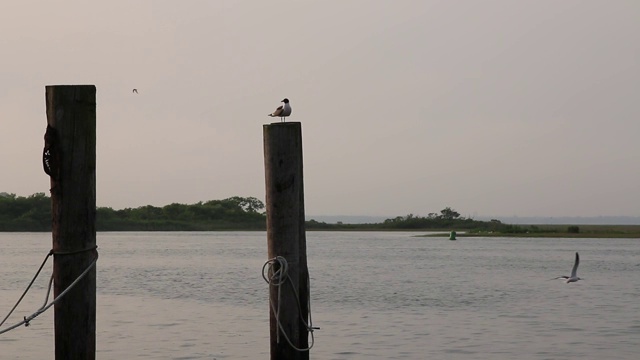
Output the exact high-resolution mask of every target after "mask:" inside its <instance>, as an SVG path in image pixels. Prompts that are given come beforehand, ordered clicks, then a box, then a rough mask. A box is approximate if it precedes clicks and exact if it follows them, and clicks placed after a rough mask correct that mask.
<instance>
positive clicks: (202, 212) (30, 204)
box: [0, 193, 266, 231]
mask: <svg viewBox="0 0 640 360" xmlns="http://www.w3.org/2000/svg"><path fill="white" fill-rule="evenodd" d="M263 209H264V204H263V203H262V201H260V200H258V199H256V198H254V197H239V196H234V197H230V198H228V199H224V200H211V201H206V202H198V203H195V204H189V205H187V204H175V203H174V204H170V205H166V206H162V207H157V206H152V205H146V206H141V207H137V208H126V209H121V210H114V209H112V208H110V207H98V208H96V229H97V230H98V231H177V230H180V231H208V230H263V229H265V228H266V217H265V215H264V213H263V212H262V210H263ZM0 231H51V199H50V197H49V196H46V195H45V194H44V193H36V194H33V195H31V196H27V197H22V196H16V195H15V194H7V193H0Z"/></svg>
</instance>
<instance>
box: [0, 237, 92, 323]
mask: <svg viewBox="0 0 640 360" xmlns="http://www.w3.org/2000/svg"><path fill="white" fill-rule="evenodd" d="M97 248H98V247H97V246H95V247H92V248H89V249H83V250H79V251H71V252H54V251H53V250H51V251H49V253H48V254H47V256H46V257H45V258H44V260H43V261H42V265H40V268H39V269H38V271H36V274H35V276H34V277H33V279H31V282H30V283H29V285H27V288H26V289H25V290H24V292H23V293H22V296H20V298H19V299H18V301H17V302H16V304H15V305H14V306H13V308H12V309H11V310H10V311H9V313H8V314H7V316H5V317H4V319H2V321H1V322H0V326H2V325H3V324H4V323H5V322H6V321H7V319H8V318H9V316H11V314H12V313H13V312H14V310H15V309H16V308H17V307H18V305H19V304H20V302H22V299H24V297H25V295H26V294H27V292H29V289H30V288H31V285H33V283H34V282H35V281H36V279H37V278H38V275H40V272H41V271H42V268H43V267H44V265H45V264H46V262H47V260H48V259H49V257H50V256H51V255H71V254H76V253H80V252H85V251H90V250H95V249H97ZM97 261H98V252H97V251H96V257H95V258H94V259H93V260H92V261H91V263H90V264H89V265H88V266H87V268H86V269H85V270H84V271H83V272H82V273H81V274H80V275H78V277H77V278H76V279H75V280H73V282H72V283H71V284H69V286H67V288H66V289H64V290H63V291H62V292H61V293H60V294H58V296H56V298H55V299H53V300H52V301H51V302H50V303H49V295H50V294H51V286H52V285H53V274H52V275H51V278H50V279H49V286H48V287H47V292H46V296H45V299H44V304H43V305H42V306H41V307H40V308H39V309H38V310H36V311H35V312H34V313H33V314H31V315H29V316H24V317H23V320H22V321H20V322H18V323H17V324H14V325H11V326H9V327H7V328H5V329H2V330H0V335H2V334H4V333H6V332H8V331H10V330H13V329H15V328H17V327H19V326H21V325H24V326H29V322H30V321H31V320H33V319H35V318H36V317H38V316H39V315H40V314H42V313H43V312H45V311H47V310H48V309H49V308H50V307H52V306H53V305H55V304H56V303H57V302H58V301H59V300H60V299H62V297H64V296H65V295H66V294H67V293H68V292H69V291H70V290H71V289H72V288H73V287H74V286H75V285H76V284H77V283H78V282H79V281H80V280H82V278H84V277H85V275H87V273H88V272H89V270H91V268H93V267H94V266H95V264H96V262H97Z"/></svg>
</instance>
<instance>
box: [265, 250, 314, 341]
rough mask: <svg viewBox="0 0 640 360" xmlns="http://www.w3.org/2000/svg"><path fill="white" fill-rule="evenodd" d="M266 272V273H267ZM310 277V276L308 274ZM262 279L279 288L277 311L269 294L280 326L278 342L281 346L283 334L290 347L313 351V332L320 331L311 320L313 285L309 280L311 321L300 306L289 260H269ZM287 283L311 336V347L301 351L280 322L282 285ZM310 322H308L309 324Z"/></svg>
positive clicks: (272, 308)
mask: <svg viewBox="0 0 640 360" xmlns="http://www.w3.org/2000/svg"><path fill="white" fill-rule="evenodd" d="M265 270H266V271H265ZM307 276H308V274H307ZM262 278H263V279H264V281H266V282H267V283H268V284H269V286H275V287H277V288H278V308H277V309H276V307H275V306H274V303H273V302H274V300H273V299H272V298H271V292H269V306H270V307H271V311H272V312H273V314H274V316H275V318H276V323H277V324H278V330H279V331H278V332H277V333H276V342H277V343H278V344H279V343H280V333H282V335H283V336H284V338H285V340H287V343H289V345H290V346H291V347H292V348H293V349H294V350H296V351H300V352H303V351H309V350H311V348H312V347H313V344H314V343H315V338H314V336H313V331H314V330H319V329H320V328H319V327H314V326H313V325H312V323H313V321H312V320H311V284H310V279H309V278H307V280H308V283H309V293H308V294H307V308H308V309H309V319H305V318H304V315H303V314H302V305H301V304H300V296H299V295H298V290H297V288H296V286H295V285H294V283H293V280H291V277H290V276H289V264H288V263H287V259H285V258H284V257H282V256H276V257H274V258H272V259H269V260H267V261H266V262H265V263H264V265H262ZM286 282H289V283H290V284H291V289H293V293H294V295H295V297H296V304H297V305H298V313H299V314H300V321H301V322H302V323H303V324H304V326H305V328H306V329H307V331H308V332H309V333H310V334H311V344H310V345H309V347H307V348H304V349H301V348H299V347H297V346H295V345H294V344H293V343H292V342H291V340H290V339H289V336H287V333H286V332H285V330H284V326H283V325H282V323H281V322H280V298H281V293H282V285H284V284H285V283H286ZM307 320H308V322H307Z"/></svg>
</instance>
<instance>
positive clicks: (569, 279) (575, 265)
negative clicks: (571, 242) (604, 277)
mask: <svg viewBox="0 0 640 360" xmlns="http://www.w3.org/2000/svg"><path fill="white" fill-rule="evenodd" d="M578 265H580V255H578V253H577V252H576V261H575V262H574V263H573V269H571V275H570V276H566V275H563V276H558V277H557V278H553V279H552V280H555V279H566V280H567V284H568V283H572V282H576V281H578V280H582V279H581V278H579V277H578V276H577V275H576V273H577V272H578Z"/></svg>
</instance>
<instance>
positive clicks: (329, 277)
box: [0, 232, 640, 359]
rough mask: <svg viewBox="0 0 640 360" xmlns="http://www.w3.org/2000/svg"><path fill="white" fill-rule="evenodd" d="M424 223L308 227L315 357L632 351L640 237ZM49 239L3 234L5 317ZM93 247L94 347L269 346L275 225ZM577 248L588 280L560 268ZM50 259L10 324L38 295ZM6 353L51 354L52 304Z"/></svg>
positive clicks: (129, 350)
mask: <svg viewBox="0 0 640 360" xmlns="http://www.w3.org/2000/svg"><path fill="white" fill-rule="evenodd" d="M413 235H415V234H413V233H396V232H394V233H381V232H309V233H307V242H308V256H309V271H310V273H311V290H312V294H311V298H312V310H313V319H314V324H317V325H318V326H320V327H321V330H319V331H317V332H316V346H315V347H314V348H313V349H312V350H311V353H312V357H313V358H318V359H361V358H376V359H424V358H429V359H513V358H518V359H545V358H548V359H560V358H565V359H566V358H584V359H635V358H637V354H638V353H639V352H640V301H638V298H639V295H640V241H639V240H637V239H508V238H473V239H469V238H463V237H462V238H459V239H458V241H448V240H447V238H444V237H443V238H419V237H413ZM50 245H51V236H50V234H13V233H1V234H0V246H2V253H1V254H0V263H1V264H2V265H3V267H2V269H3V270H2V271H3V276H2V281H1V282H0V289H1V291H0V316H2V317H4V314H6V312H7V311H9V309H10V308H11V306H13V303H14V302H15V300H17V298H18V297H19V296H20V293H21V291H22V290H23V289H24V287H25V286H26V285H27V283H28V282H29V280H30V279H31V277H32V276H33V274H34V272H35V270H36V269H37V267H38V266H39V265H40V263H41V261H42V259H43V258H44V256H45V255H46V253H47V252H48V250H49V248H50ZM98 245H99V247H100V249H99V250H100V260H99V262H98V320H97V342H98V343H97V355H98V356H97V357H98V358H99V359H112V358H126V359H132V358H139V357H148V358H152V359H265V358H267V357H268V353H269V325H268V318H269V314H268V304H267V293H268V292H267V286H266V284H265V283H264V280H263V279H262V277H261V275H260V271H261V268H262V265H263V263H264V261H265V260H266V246H267V243H266V235H265V233H264V232H225V233H99V234H98ZM576 251H579V252H580V257H581V264H580V269H579V275H580V276H581V277H584V278H585V279H586V280H584V281H581V282H579V283H575V284H565V283H564V282H562V281H560V280H555V281H552V280H549V279H551V278H553V277H556V276H558V275H563V274H566V273H568V272H569V271H570V270H571V266H572V264H573V254H574V253H575V252H576ZM49 265H50V264H49ZM50 268H51V267H50V266H48V267H47V269H48V273H47V274H43V275H42V276H41V278H40V279H39V280H38V282H36V284H35V285H34V289H33V290H32V291H31V292H30V294H29V296H28V297H27V299H26V300H25V302H24V304H23V305H22V306H21V307H20V308H19V309H18V311H17V312H16V314H15V316H14V317H13V318H12V319H10V320H9V321H8V323H14V322H17V321H19V319H21V318H22V316H24V315H29V314H30V313H31V312H32V311H33V310H34V309H36V308H37V307H39V306H41V305H42V301H43V299H44V289H45V288H46V281H47V278H48V275H49V274H50ZM0 349H2V353H3V358H22V359H42V358H52V357H53V312H52V311H50V312H47V313H45V314H43V315H41V316H40V317H38V318H37V319H35V320H34V321H32V323H31V326H30V327H28V328H18V329H16V330H13V331H11V332H9V333H7V334H4V335H1V336H0Z"/></svg>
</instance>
